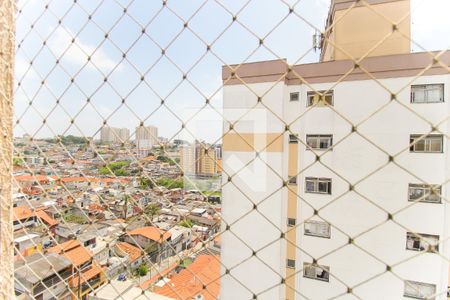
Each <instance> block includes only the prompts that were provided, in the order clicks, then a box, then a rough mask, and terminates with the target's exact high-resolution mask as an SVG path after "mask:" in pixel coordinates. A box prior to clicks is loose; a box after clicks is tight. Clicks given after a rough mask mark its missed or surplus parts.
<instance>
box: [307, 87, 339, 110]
mask: <svg viewBox="0 0 450 300" xmlns="http://www.w3.org/2000/svg"><path fill="white" fill-rule="evenodd" d="M321 94H322V96H321ZM316 96H318V97H319V99H317V102H316V103H314V100H315V99H314V97H316ZM322 97H324V98H325V99H324V102H326V103H327V104H328V105H326V104H325V103H322V99H320V98H322ZM327 97H330V102H328V101H327ZM314 105H316V107H325V106H334V91H333V90H319V91H308V92H307V93H306V107H310V106H314Z"/></svg>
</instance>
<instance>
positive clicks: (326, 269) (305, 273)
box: [303, 262, 330, 282]
mask: <svg viewBox="0 0 450 300" xmlns="http://www.w3.org/2000/svg"><path fill="white" fill-rule="evenodd" d="M310 268H314V270H315V271H316V269H317V268H319V269H320V270H322V272H326V274H328V275H327V276H326V277H325V278H321V277H318V276H317V272H316V276H311V275H309V274H308V273H309V272H308V271H309V270H310ZM303 277H304V278H309V279H314V280H319V281H324V282H330V267H329V266H322V265H318V264H314V263H307V262H304V263H303Z"/></svg>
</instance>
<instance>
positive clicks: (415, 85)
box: [410, 83, 445, 104]
mask: <svg viewBox="0 0 450 300" xmlns="http://www.w3.org/2000/svg"><path fill="white" fill-rule="evenodd" d="M427 87H428V88H429V87H439V90H440V92H441V97H442V98H441V99H439V101H429V100H428V95H427V92H429V91H430V90H431V89H429V90H427ZM414 88H417V89H419V88H423V93H424V96H423V99H424V100H423V101H415V98H416V97H415V93H416V92H415V91H414ZM410 92H411V98H410V101H411V103H412V104H429V103H444V102H445V84H444V83H426V84H413V85H411V90H410Z"/></svg>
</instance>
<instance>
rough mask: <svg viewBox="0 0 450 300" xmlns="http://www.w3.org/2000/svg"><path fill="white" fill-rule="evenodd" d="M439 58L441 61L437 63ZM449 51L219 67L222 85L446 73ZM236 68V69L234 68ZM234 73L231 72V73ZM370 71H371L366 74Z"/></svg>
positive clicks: (346, 79) (262, 62) (334, 80)
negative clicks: (357, 60)
mask: <svg viewBox="0 0 450 300" xmlns="http://www.w3.org/2000/svg"><path fill="white" fill-rule="evenodd" d="M436 58H438V59H439V61H440V63H436V61H435V59H436ZM448 65H450V51H443V52H418V53H408V54H395V55H385V56H374V57H366V58H364V59H362V60H361V61H360V62H359V64H358V66H356V65H355V62H354V61H352V60H336V61H326V62H319V63H310V64H302V65H294V66H290V65H289V64H288V62H287V61H286V60H284V59H278V60H270V61H261V62H254V63H245V64H242V65H227V66H223V67H222V80H223V84H224V85H235V84H243V83H246V84H250V83H262V82H277V81H279V82H285V83H286V84H288V85H294V84H302V83H304V82H308V83H309V84H312V83H325V82H338V81H352V80H373V78H377V79H381V78H398V77H412V76H417V75H418V74H422V75H423V76H425V75H439V74H448ZM236 68H237V69H236ZM232 74H233V76H232ZM368 74H370V75H368Z"/></svg>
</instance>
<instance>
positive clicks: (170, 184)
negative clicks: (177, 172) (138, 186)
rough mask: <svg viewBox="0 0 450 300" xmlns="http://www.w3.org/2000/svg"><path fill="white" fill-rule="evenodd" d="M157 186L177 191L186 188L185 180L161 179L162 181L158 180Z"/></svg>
mask: <svg viewBox="0 0 450 300" xmlns="http://www.w3.org/2000/svg"><path fill="white" fill-rule="evenodd" d="M156 184H157V185H159V186H164V187H166V188H168V189H176V188H183V187H184V182H183V178H177V179H171V178H167V177H161V178H160V179H158V181H157V182H156Z"/></svg>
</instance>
